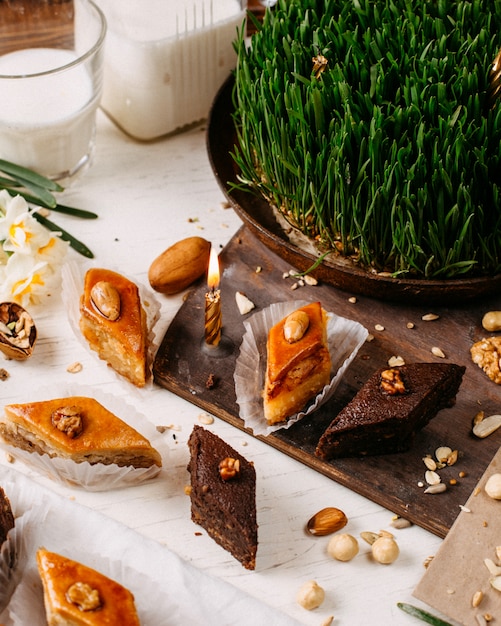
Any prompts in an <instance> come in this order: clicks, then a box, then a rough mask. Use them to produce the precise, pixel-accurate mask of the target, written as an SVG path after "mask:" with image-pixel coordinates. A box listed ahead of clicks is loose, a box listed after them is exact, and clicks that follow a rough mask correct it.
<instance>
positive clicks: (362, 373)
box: [153, 227, 501, 537]
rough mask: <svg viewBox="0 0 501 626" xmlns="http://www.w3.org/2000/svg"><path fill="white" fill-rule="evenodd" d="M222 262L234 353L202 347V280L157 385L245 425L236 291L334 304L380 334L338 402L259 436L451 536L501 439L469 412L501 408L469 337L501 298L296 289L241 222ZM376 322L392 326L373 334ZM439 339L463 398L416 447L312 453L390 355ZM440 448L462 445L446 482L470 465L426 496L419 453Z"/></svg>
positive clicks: (420, 355) (478, 333)
mask: <svg viewBox="0 0 501 626" xmlns="http://www.w3.org/2000/svg"><path fill="white" fill-rule="evenodd" d="M220 266H221V270H222V278H221V298H222V311H223V329H224V337H225V338H226V339H227V340H228V341H231V343H232V350H230V351H229V353H228V354H225V355H223V356H220V357H217V356H211V355H210V354H207V353H206V352H205V351H204V349H203V329H204V294H205V291H206V286H205V284H204V282H200V283H199V284H197V285H195V286H194V288H193V290H192V291H191V292H190V293H189V294H188V296H187V298H186V301H185V302H184V303H183V305H182V307H181V308H180V310H179V312H178V314H177V315H176V317H175V318H174V320H173V321H172V323H171V324H170V326H169V328H168V330H167V332H166V334H165V337H164V339H163V341H162V344H161V346H160V348H159V350H158V353H157V355H156V359H155V362H154V367H153V372H154V380H155V382H156V383H157V384H158V385H160V386H162V387H164V388H166V389H168V390H170V391H172V392H174V393H175V394H177V395H179V396H181V397H182V398H184V399H186V400H188V401H189V402H192V403H193V404H195V405H196V406H199V407H200V408H202V409H203V410H206V411H209V412H210V413H212V414H214V415H216V416H217V417H219V418H221V419H223V420H225V421H227V422H229V423H230V424H232V425H233V426H235V427H237V428H240V429H242V430H245V429H244V426H243V422H242V420H241V419H240V418H239V416H238V405H237V403H236V399H235V389H234V382H233V372H234V369H235V362H236V359H237V357H238V353H239V346H240V342H241V339H242V336H243V333H244V326H243V322H244V319H245V317H243V316H242V315H240V313H239V311H238V308H237V306H236V302H235V292H236V291H241V292H243V293H245V294H246V295H247V296H248V297H249V298H250V299H251V300H252V301H253V302H254V303H255V304H256V310H258V309H260V308H265V307H267V306H268V305H269V304H271V303H273V302H278V301H285V300H299V299H306V300H311V301H313V300H320V301H321V302H322V304H323V306H324V307H325V308H326V309H327V310H330V311H333V312H335V313H336V314H338V315H341V316H344V317H347V318H350V319H354V320H356V321H358V322H360V323H361V324H363V325H364V326H365V327H366V328H367V329H368V330H369V332H370V333H372V334H373V335H374V337H375V338H374V340H373V341H371V342H367V343H366V344H364V345H363V346H362V348H361V349H360V351H359V353H358V355H357V357H356V358H355V360H354V361H353V363H352V364H351V366H350V367H349V369H348V371H347V373H346V375H345V377H344V378H343V381H342V382H341V384H340V386H339V388H338V390H337V393H336V395H335V397H334V398H333V399H332V400H331V401H329V402H328V403H327V404H326V405H325V406H323V407H322V408H321V409H319V410H318V411H317V412H316V413H314V414H313V415H312V416H310V417H308V418H304V419H303V420H302V421H301V422H299V423H298V424H295V425H294V426H292V427H291V428H289V429H287V430H281V431H278V432H277V433H275V434H273V435H269V436H268V437H259V439H262V440H263V441H265V442H266V443H268V444H269V445H271V446H273V447H274V448H276V449H278V450H280V451H281V452H283V453H285V454H287V455H289V456H291V457H293V458H294V459H297V460H298V461H300V462H302V463H304V464H305V465H307V466H309V467H312V468H313V469H315V470H317V471H318V472H320V473H321V474H324V475H325V476H328V477H330V478H331V479H333V480H335V481H336V482H338V483H341V484H343V485H345V486H347V487H348V488H350V489H352V490H353V491H355V492H358V493H360V494H362V495H363V496H365V497H367V498H369V499H370V500H372V501H374V502H376V503H378V504H380V505H382V506H384V507H386V508H388V509H389V510H390V511H392V512H394V513H397V514H400V515H402V516H403V517H406V518H407V519H409V520H411V521H412V522H414V523H416V524H418V525H420V526H422V527H423V528H425V529H427V530H429V531H431V532H432V533H434V534H436V535H438V536H440V537H444V536H445V535H446V534H447V532H448V530H449V528H450V527H451V525H452V523H453V522H454V520H455V519H456V517H457V515H458V513H459V510H460V508H459V505H461V504H464V503H465V502H466V500H467V499H468V496H469V495H470V493H471V491H472V489H473V488H474V486H475V485H476V483H477V481H478V480H479V479H480V477H481V476H482V474H483V472H484V470H485V469H486V467H487V466H488V464H489V462H490V461H491V459H492V457H493V456H494V454H495V453H496V452H497V450H498V448H499V446H500V444H501V432H500V431H498V432H496V433H494V434H493V435H491V436H490V437H488V438H487V439H483V440H479V439H477V438H475V437H473V435H472V434H471V422H472V419H473V417H474V415H475V414H476V413H477V412H478V411H479V410H480V409H483V410H484V411H485V412H486V415H490V414H493V413H498V412H499V410H500V405H501V387H500V386H498V385H496V384H494V383H493V382H491V381H490V380H489V379H488V378H487V377H486V375H485V374H484V373H483V372H482V371H481V370H480V369H479V368H478V367H477V366H476V365H474V364H473V363H472V362H471V360H470V353H469V350H470V346H471V345H472V343H473V342H474V341H477V340H478V339H480V338H481V337H483V336H485V334H486V333H485V331H483V329H482V326H481V320H482V316H483V314H484V312H486V311H488V310H494V309H501V297H499V296H496V297H489V298H487V299H486V298H484V299H479V300H476V301H473V302H472V301H470V302H469V303H468V304H465V305H455V306H454V307H445V306H440V307H434V308H433V309H430V307H429V306H427V307H424V306H415V305H412V306H409V305H407V304H405V303H402V304H393V303H392V304H389V303H385V302H383V301H381V300H379V299H372V298H369V297H366V296H358V297H357V301H356V302H355V303H352V302H350V301H349V297H350V296H351V295H352V294H351V293H349V292H345V291H341V290H340V289H337V288H335V287H332V286H330V285H326V284H320V285H318V286H304V287H300V288H299V289H297V290H295V291H293V290H291V285H292V283H293V281H292V280H291V279H284V278H283V273H284V272H287V271H288V270H289V269H290V265H288V264H287V262H286V261H285V260H283V259H282V258H281V257H279V256H277V255H276V254H275V253H274V252H272V251H271V250H269V248H268V247H266V246H265V245H263V244H262V242H260V241H259V240H258V239H257V238H256V237H255V236H254V235H253V234H252V233H251V232H250V231H249V230H248V229H247V227H242V228H241V229H240V231H239V232H238V233H237V234H236V235H235V236H234V237H233V238H232V240H231V241H230V242H229V244H228V245H227V246H226V247H225V248H224V249H223V250H222V252H221V254H220ZM257 267H261V268H262V269H261V271H260V272H256V268H257ZM430 312H433V313H436V314H438V315H439V316H440V317H439V319H438V320H435V321H432V322H425V321H422V319H421V318H422V316H423V315H424V314H426V313H430ZM251 314H252V313H251ZM408 322H413V323H414V324H415V327H414V328H413V329H409V328H407V323H408ZM376 324H380V325H382V326H384V329H385V330H383V331H376V330H375V325H376ZM433 346H438V347H440V348H441V349H442V350H443V351H444V353H445V355H446V360H448V361H450V362H454V363H457V364H459V365H465V366H466V374H465V377H464V379H463V384H462V386H461V388H460V391H459V394H458V397H457V402H456V405H455V406H454V407H453V408H450V409H444V410H442V411H441V412H440V413H439V414H438V415H437V416H436V417H435V418H434V419H433V420H432V421H431V422H430V424H429V425H428V426H427V427H426V428H425V429H424V430H423V431H421V433H419V435H418V436H417V438H416V440H415V443H414V446H413V447H412V449H411V450H410V451H409V452H406V453H402V454H393V455H384V456H374V457H366V458H348V459H341V460H336V461H331V462H328V463H326V462H323V461H320V460H319V459H317V458H316V457H315V456H314V449H315V446H316V443H317V441H318V439H319V437H320V435H321V434H322V432H323V431H324V429H325V428H326V427H327V425H328V424H329V423H330V421H331V420H332V418H333V417H334V416H335V415H336V414H337V413H338V412H339V410H340V409H341V408H342V407H343V406H344V405H345V404H347V402H348V401H349V400H350V399H351V398H352V397H353V396H354V395H355V393H356V392H357V391H358V389H359V388H360V387H361V386H362V385H363V383H364V382H365V381H366V380H367V379H368V378H369V376H370V375H371V374H372V373H373V372H374V371H375V370H376V369H378V368H379V367H381V366H384V365H386V364H387V361H388V359H389V358H390V357H391V356H393V355H400V356H402V357H403V358H404V359H405V361H406V362H407V363H410V362H413V361H415V362H425V361H437V360H440V359H439V358H437V357H435V356H433V355H432V353H431V348H432V347H433ZM211 375H212V376H213V377H214V382H215V384H214V386H213V387H212V388H210V387H209V386H207V381H208V378H209V376H211ZM440 445H448V446H450V447H451V448H455V449H458V451H459V454H460V458H459V461H458V463H457V464H456V465H455V466H452V467H450V468H446V469H444V470H442V471H441V475H442V478H443V481H444V482H446V481H448V480H449V479H450V478H456V479H457V478H458V474H459V472H460V471H464V472H466V477H464V478H461V479H458V484H457V485H455V486H451V487H449V488H448V490H447V491H446V492H445V493H442V494H438V495H429V494H424V493H423V488H421V487H418V484H417V483H418V481H422V480H424V471H425V466H424V463H423V461H422V457H423V456H425V455H426V454H433V452H434V451H435V449H436V448H437V447H438V446H440ZM339 504H340V503H336V505H339ZM341 506H342V503H341Z"/></svg>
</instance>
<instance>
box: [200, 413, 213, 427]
mask: <svg viewBox="0 0 501 626" xmlns="http://www.w3.org/2000/svg"><path fill="white" fill-rule="evenodd" d="M198 421H199V422H200V424H206V425H207V426H208V425H209V424H213V423H214V418H213V417H212V415H209V414H208V413H200V415H199V416H198Z"/></svg>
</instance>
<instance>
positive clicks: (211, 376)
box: [205, 374, 216, 389]
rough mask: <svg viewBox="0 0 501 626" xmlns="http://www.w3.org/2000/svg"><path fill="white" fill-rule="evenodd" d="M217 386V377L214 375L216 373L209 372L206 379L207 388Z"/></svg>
mask: <svg viewBox="0 0 501 626" xmlns="http://www.w3.org/2000/svg"><path fill="white" fill-rule="evenodd" d="M215 386H216V379H215V377H214V374H209V375H208V376H207V380H206V381H205V387H206V389H213V388H214V387H215Z"/></svg>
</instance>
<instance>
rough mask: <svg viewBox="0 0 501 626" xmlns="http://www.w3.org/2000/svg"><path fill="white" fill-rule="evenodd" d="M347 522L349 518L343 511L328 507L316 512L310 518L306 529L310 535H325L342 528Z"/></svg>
mask: <svg viewBox="0 0 501 626" xmlns="http://www.w3.org/2000/svg"><path fill="white" fill-rule="evenodd" d="M347 523H348V518H347V517H346V515H345V514H344V513H343V511H341V510H340V509H336V508H335V507H326V508H325V509H321V510H320V511H318V513H315V515H313V517H311V518H310V519H309V520H308V523H307V524H306V530H307V531H308V532H309V533H310V535H315V536H317V537H323V536H325V535H330V534H332V533H335V532H336V531H338V530H341V528H344V527H345V526H346V524H347Z"/></svg>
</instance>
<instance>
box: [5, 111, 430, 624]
mask: <svg viewBox="0 0 501 626" xmlns="http://www.w3.org/2000/svg"><path fill="white" fill-rule="evenodd" d="M204 131H205V128H204V127H203V126H198V127H196V128H194V129H191V130H188V131H187V132H184V133H182V134H179V135H176V136H173V137H171V138H167V139H163V140H160V141H157V142H154V143H144V144H143V143H138V142H135V141H133V140H131V139H129V138H128V137H126V136H125V135H124V134H123V133H121V132H120V131H119V130H118V129H117V128H116V127H115V126H114V125H113V124H112V123H111V122H110V121H109V120H108V118H107V117H106V116H105V115H104V114H103V113H101V112H99V115H98V134H97V151H96V155H95V160H94V164H93V166H92V167H91V169H90V170H89V171H88V172H87V173H86V174H85V175H84V176H83V177H82V178H81V179H80V180H78V181H77V182H76V184H75V185H74V186H73V187H72V188H71V189H68V190H67V191H66V192H65V194H64V196H63V198H62V200H64V202H65V203H66V204H69V205H73V206H79V207H82V208H85V209H89V210H93V211H96V212H97V213H98V214H99V219H98V220H95V221H82V220H75V219H72V218H65V217H61V216H59V215H58V216H57V219H55V221H58V223H59V224H60V225H61V226H62V227H66V228H67V229H68V230H69V231H70V232H71V233H73V234H75V235H78V236H79V237H80V238H81V239H82V240H83V241H84V242H85V243H87V244H88V245H89V246H90V247H91V249H92V250H93V252H94V254H95V260H96V263H97V264H99V265H101V266H103V267H111V268H116V269H119V270H120V271H122V272H123V273H124V274H127V275H128V276H131V277H133V278H134V279H135V280H136V281H137V282H138V283H143V284H145V285H148V281H147V272H148V268H149V265H150V263H151V262H152V260H153V259H154V258H155V257H156V256H157V255H158V254H160V252H162V251H163V250H164V249H166V248H167V247H168V246H170V245H172V244H173V243H174V242H176V241H178V240H179V239H183V238H185V237H188V236H192V235H199V236H203V237H205V238H206V239H208V240H210V241H211V242H212V243H213V245H215V246H217V247H218V248H219V247H220V246H222V245H224V244H225V243H226V242H227V241H228V240H229V239H230V238H231V236H232V235H233V234H234V233H235V231H236V230H237V229H238V228H239V226H240V220H239V218H238V217H237V216H236V214H234V212H233V211H232V210H231V209H227V208H224V197H223V195H222V192H221V191H220V189H219V187H218V185H217V183H216V181H215V178H214V176H213V174H212V170H211V168H210V165H209V161H208V157H207V152H206V146H205V132H204ZM54 218H55V216H54ZM70 257H71V258H78V257H77V255H76V254H75V253H73V252H72V253H71V254H70ZM159 300H160V302H161V306H162V313H161V319H160V321H159V323H158V325H157V327H156V332H157V334H158V335H159V336H160V337H163V334H164V332H165V330H166V329H167V327H168V325H169V323H170V321H171V320H172V319H173V317H174V315H175V313H176V311H177V310H178V308H179V306H180V304H181V302H182V295H179V296H171V297H166V296H160V297H159ZM30 311H31V313H32V314H33V316H34V318H35V321H36V324H37V327H38V334H39V338H38V342H37V345H36V349H35V352H34V355H33V357H32V358H31V359H30V360H28V361H26V362H23V363H18V362H14V361H3V360H0V367H4V368H5V369H7V370H8V372H9V373H10V377H9V378H8V379H7V380H6V381H3V382H0V399H1V402H2V404H6V403H9V402H19V401H27V400H26V392H27V390H28V391H29V390H30V389H38V388H40V387H42V386H45V385H47V386H53V385H55V384H57V383H58V382H65V383H72V382H75V383H78V384H79V385H90V386H93V387H95V388H99V389H101V390H103V391H105V392H107V393H112V394H115V395H117V396H119V397H123V398H126V399H127V400H128V401H129V402H130V403H132V404H133V405H135V406H136V407H137V408H138V410H140V411H141V412H142V413H143V414H145V415H146V416H147V417H148V418H149V419H150V420H151V421H152V422H153V423H154V424H155V425H165V424H174V425H176V427H178V429H177V430H175V431H170V432H167V433H166V435H165V436H166V437H167V438H168V441H169V447H170V454H169V460H168V471H167V472H165V473H163V474H162V476H161V478H160V479H157V480H154V481H152V482H150V483H149V484H143V485H141V486H138V487H134V488H129V489H122V490H117V491H114V492H106V493H88V492H85V491H82V490H80V489H77V488H67V487H65V486H62V485H60V484H59V483H56V482H54V481H51V480H49V479H46V478H43V477H42V476H40V475H38V474H36V473H35V472H33V471H32V470H29V469H27V468H26V467H25V466H23V465H22V463H20V462H16V463H15V464H14V465H13V466H12V465H10V466H9V467H14V468H15V469H16V470H18V471H20V472H23V473H24V474H27V475H29V476H30V477H31V478H32V479H33V480H34V481H36V482H38V483H40V484H42V485H44V486H46V487H49V488H50V489H52V490H54V491H55V492H57V493H59V494H63V495H65V496H67V497H68V498H72V499H74V500H75V501H77V502H79V503H81V504H84V505H86V506H88V507H90V508H92V509H94V510H97V511H100V512H102V513H104V514H105V515H107V516H109V517H111V518H114V519H115V520H118V521H120V522H122V523H123V524H125V525H127V526H129V527H130V528H133V529H134V530H136V531H137V532H138V533H141V534H143V535H145V536H147V537H149V538H152V539H154V540H156V541H158V542H159V544H162V545H163V546H167V547H168V548H170V549H171V550H173V551H175V552H176V553H178V554H179V555H180V556H181V557H183V558H184V559H186V560H187V561H189V562H191V563H192V564H193V565H194V566H196V567H197V568H200V569H201V570H204V571H205V572H207V573H209V574H210V575H213V576H215V577H219V578H221V579H224V580H226V581H228V582H229V583H231V584H233V585H235V586H236V587H239V588H241V589H243V590H245V591H247V592H248V593H249V594H251V595H252V596H255V597H256V598H259V599H260V600H262V601H263V602H265V603H268V604H269V605H272V606H273V607H276V608H278V609H279V610H281V611H283V612H284V613H286V614H288V615H289V616H290V617H292V618H294V619H296V620H297V621H299V622H300V623H302V624H305V625H311V626H320V624H322V623H323V622H324V620H325V619H326V618H328V617H329V616H330V615H334V617H335V620H334V624H344V625H349V626H358V625H360V626H362V625H365V624H372V625H388V624H398V625H400V624H401V625H402V626H404V625H406V624H409V625H410V624H415V623H419V622H417V620H416V619H415V618H412V617H410V616H408V615H406V614H404V613H402V611H400V610H399V609H398V608H397V602H399V601H403V602H410V603H412V604H416V605H418V606H423V605H422V604H421V603H420V602H418V601H417V600H414V599H413V597H412V590H413V588H414V587H415V585H416V584H417V583H418V581H419V580H420V578H421V576H422V575H423V572H424V565H423V563H424V561H425V559H426V558H427V557H428V556H430V555H433V554H435V553H436V551H437V549H438V547H439V545H440V543H441V540H440V539H439V538H437V537H435V536H434V535H432V534H430V533H428V532H427V531H424V530H423V529H421V528H419V527H417V526H413V527H411V528H407V529H404V530H397V531H394V532H395V534H396V538H397V541H398V543H399V546H400V550H401V555H400V558H399V559H398V561H397V562H395V563H394V564H392V565H389V566H383V565H379V564H377V563H374V562H372V561H371V560H370V558H369V557H368V550H369V546H368V545H367V544H365V543H364V542H363V541H360V547H361V550H360V553H359V555H358V556H357V557H356V558H355V559H354V560H353V561H351V562H349V563H340V562H336V561H334V560H332V559H331V558H330V557H329V556H328V555H327V553H326V546H327V542H328V537H323V538H312V537H311V536H307V535H306V534H305V532H304V530H303V529H304V525H305V523H306V521H307V520H308V518H309V517H310V516H311V515H312V514H313V513H315V512H316V511H318V510H319V509H321V508H323V507H325V506H335V507H338V508H340V509H342V510H343V511H344V512H345V513H346V515H347V517H348V519H349V521H348V525H347V526H346V528H345V531H346V532H350V533H351V534H353V535H355V536H357V537H359V534H360V532H362V531H367V530H371V531H379V530H380V529H387V530H391V526H390V522H391V519H392V513H391V512H390V511H386V510H384V509H382V508H381V507H380V506H378V505H376V504H374V503H372V502H371V501H369V500H367V499H365V498H363V497H361V496H359V495H357V494H355V493H353V492H351V491H350V490H349V489H346V488H345V487H342V486H340V485H338V484H336V483H335V482H333V481H331V480H330V479H328V478H325V477H323V476H321V475H319V474H318V473H316V472H315V471H313V470H311V469H309V468H307V467H304V466H303V465H302V464H300V463H298V462H296V461H294V460H292V459H290V458H288V457H287V456H286V455H284V454H282V453H280V452H278V451H277V450H275V449H273V448H271V447H269V446H267V445H266V444H265V443H262V442H260V441H257V440H255V439H253V438H252V437H250V436H248V435H246V434H245V433H242V432H241V431H239V430H237V429H235V428H234V427H232V426H230V425H229V424H226V423H225V422H223V421H221V420H219V419H217V418H216V419H215V421H214V423H213V424H212V425H211V426H208V428H210V429H211V430H213V432H215V433H217V434H218V435H220V436H221V437H222V438H223V439H225V440H226V441H227V442H228V443H229V444H231V445H232V446H234V447H235V448H237V449H238V450H240V451H241V452H242V453H243V454H244V456H246V458H247V459H249V460H251V461H253V462H254V463H255V467H256V472H257V511H258V522H259V549H258V558H257V567H256V570H255V571H253V572H249V571H247V570H245V569H244V568H243V567H242V566H241V565H240V564H239V563H238V562H237V561H235V560H234V559H233V558H232V557H231V556H230V555H229V554H228V553H227V552H226V551H224V550H223V549H222V548H220V547H219V546H218V545H216V544H215V543H214V542H213V541H212V540H211V539H210V538H209V537H208V536H207V534H206V533H205V532H202V534H201V535H199V534H197V533H198V531H200V530H201V529H200V528H199V527H197V526H195V525H194V524H193V523H192V522H191V520H190V503H189V498H188V496H186V495H185V491H184V488H185V485H186V484H187V482H188V473H187V471H186V465H187V462H188V449H187V445H186V442H187V439H188V437H189V434H190V432H191V429H192V426H193V425H194V424H196V423H198V417H199V415H200V413H201V411H200V409H198V408H197V407H196V406H194V405H191V404H190V403H188V402H186V401H184V400H182V399H180V398H178V397H177V396H175V395H173V394H172V393H170V392H169V391H166V390H164V389H162V388H159V387H152V388H149V389H147V390H143V391H138V390H136V389H135V388H132V387H131V386H130V385H128V384H126V383H125V382H122V381H119V380H118V379H117V377H116V376H115V375H114V373H113V372H112V371H110V370H109V369H107V368H106V366H105V365H104V364H102V363H98V362H97V360H96V359H95V358H94V357H93V356H92V355H91V354H90V353H89V352H88V351H87V350H86V349H85V347H83V346H82V344H81V343H80V342H79V341H78V340H77V339H76V337H75V336H74V334H73V332H72V330H71V328H70V325H69V323H68V319H67V316H66V312H65V310H64V308H63V306H62V304H61V300H60V298H59V294H54V297H53V300H52V304H51V306H45V307H43V308H40V307H34V308H31V309H30ZM74 361H79V362H81V363H82V365H83V369H82V371H81V372H80V373H78V374H70V373H68V372H67V371H66V368H67V366H68V365H70V364H71V363H73V362H74ZM173 434H175V438H174V437H173ZM0 463H2V464H7V460H6V458H5V455H4V454H3V453H2V454H0ZM0 477H1V466H0ZM0 484H1V483H0ZM310 579H315V580H316V581H317V582H318V583H319V584H320V585H321V586H322V587H324V589H325V591H326V600H325V602H324V604H323V605H322V606H321V607H320V608H319V609H316V610H314V611H311V612H309V611H306V610H305V609H303V608H302V607H300V606H299V605H298V604H297V603H296V600H295V596H296V592H297V590H298V589H299V587H300V586H301V585H302V584H303V583H304V582H306V581H308V580H310ZM424 608H427V607H424Z"/></svg>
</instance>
